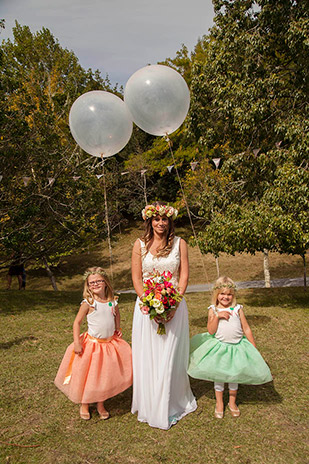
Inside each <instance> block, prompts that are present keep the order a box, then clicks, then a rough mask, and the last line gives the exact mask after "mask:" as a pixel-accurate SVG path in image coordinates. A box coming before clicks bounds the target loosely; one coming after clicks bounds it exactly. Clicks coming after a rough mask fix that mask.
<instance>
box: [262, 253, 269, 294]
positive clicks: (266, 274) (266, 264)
mask: <svg viewBox="0 0 309 464" xmlns="http://www.w3.org/2000/svg"><path fill="white" fill-rule="evenodd" d="M263 254H264V279H265V287H266V288H270V272H269V257H268V250H266V248H264V251H263Z"/></svg>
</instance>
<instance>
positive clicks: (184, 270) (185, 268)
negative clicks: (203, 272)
mask: <svg viewBox="0 0 309 464" xmlns="http://www.w3.org/2000/svg"><path fill="white" fill-rule="evenodd" d="M179 251H180V266H179V283H178V288H179V291H180V293H181V294H182V295H184V294H185V292H186V290H187V286H188V280H189V258H188V245H187V243H186V242H185V240H183V239H182V238H181V239H180V244H179Z"/></svg>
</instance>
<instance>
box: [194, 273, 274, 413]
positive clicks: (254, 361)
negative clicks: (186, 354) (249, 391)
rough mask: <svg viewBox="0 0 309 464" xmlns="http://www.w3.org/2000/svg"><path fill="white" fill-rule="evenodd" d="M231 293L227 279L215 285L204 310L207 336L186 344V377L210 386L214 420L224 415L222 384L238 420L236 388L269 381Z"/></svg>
mask: <svg viewBox="0 0 309 464" xmlns="http://www.w3.org/2000/svg"><path fill="white" fill-rule="evenodd" d="M235 292H236V285H235V284H234V282H233V281H232V280H231V279H230V278H229V277H220V278H219V279H218V280H217V281H216V283H215V286H214V288H213V294H212V304H211V305H210V306H209V308H208V309H209V313H208V323H207V329H208V332H207V333H202V334H198V335H195V336H194V337H192V339H191V341H190V361H189V368H188V374H189V375H190V376H191V377H194V378H196V379H203V380H211V381H213V382H214V388H215V395H216V408H215V417H216V418H217V419H222V418H223V414H224V404H223V391H224V383H228V384H229V385H228V386H229V403H228V408H229V410H230V412H231V414H232V416H233V417H238V416H239V415H240V411H239V409H238V407H237V405H236V396H237V390H238V384H239V383H243V384H249V385H260V384H263V383H266V382H270V381H271V380H272V376H271V373H270V370H269V367H268V366H267V364H266V363H265V361H264V360H263V358H262V356H261V355H260V353H259V352H258V350H257V349H256V347H255V341H254V338H253V335H252V332H251V329H250V327H249V324H248V322H247V319H246V318H245V315H244V311H243V307H242V306H241V305H239V304H237V303H236V295H235Z"/></svg>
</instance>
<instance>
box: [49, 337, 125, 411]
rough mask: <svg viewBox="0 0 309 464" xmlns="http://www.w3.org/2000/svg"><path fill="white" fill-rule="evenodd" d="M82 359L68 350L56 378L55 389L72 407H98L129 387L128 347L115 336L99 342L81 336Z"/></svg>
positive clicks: (70, 346)
mask: <svg viewBox="0 0 309 464" xmlns="http://www.w3.org/2000/svg"><path fill="white" fill-rule="evenodd" d="M81 339H82V343H83V353H82V355H77V354H74V349H73V343H71V345H69V346H68V348H67V350H66V352H65V355H64V357H63V359H62V362H61V364H60V367H59V370H58V372H57V375H56V378H55V385H56V387H58V388H59V390H61V391H62V392H63V393H64V394H65V395H66V396H67V397H68V398H69V399H70V400H71V401H73V403H97V402H98V401H105V400H107V399H108V398H111V397H112V396H115V395H117V394H118V393H121V392H122V391H124V390H126V389H127V388H129V387H130V386H131V385H132V354H131V347H130V345H129V344H128V343H127V342H125V341H124V340H123V339H122V338H119V337H117V336H115V335H114V336H113V337H110V338H109V339H105V340H104V341H102V340H101V339H97V338H94V337H91V336H90V335H89V334H88V333H85V334H83V335H82V336H81Z"/></svg>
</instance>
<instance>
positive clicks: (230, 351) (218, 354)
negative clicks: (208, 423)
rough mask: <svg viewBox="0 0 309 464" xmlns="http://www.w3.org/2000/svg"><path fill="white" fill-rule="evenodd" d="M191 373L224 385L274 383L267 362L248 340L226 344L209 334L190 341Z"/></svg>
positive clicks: (199, 335)
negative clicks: (227, 383) (229, 383)
mask: <svg viewBox="0 0 309 464" xmlns="http://www.w3.org/2000/svg"><path fill="white" fill-rule="evenodd" d="M188 374H189V375H190V376H191V377H193V378H195V379H202V380H211V381H213V382H221V383H222V382H224V383H225V382H231V383H244V384H249V385H260V384H262V383H267V382H270V381H271V380H272V375H271V373H270V370H269V367H268V366H267V364H266V362H265V361H264V359H263V358H262V356H261V355H260V353H259V352H258V350H257V349H256V348H255V347H254V346H253V345H252V344H251V343H250V342H249V341H248V340H247V339H246V337H243V338H242V339H241V341H240V342H239V343H235V344H233V343H223V342H220V341H219V340H217V339H216V337H215V336H214V335H210V334H209V333H208V332H206V333H202V334H198V335H195V336H194V337H192V338H191V340H190V360H189V368H188Z"/></svg>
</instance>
